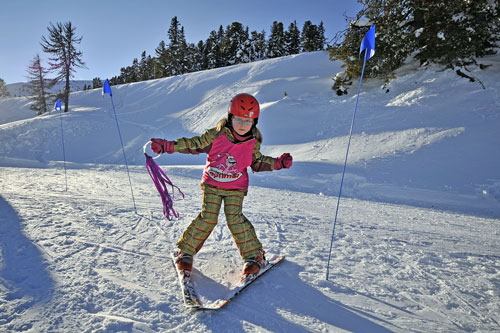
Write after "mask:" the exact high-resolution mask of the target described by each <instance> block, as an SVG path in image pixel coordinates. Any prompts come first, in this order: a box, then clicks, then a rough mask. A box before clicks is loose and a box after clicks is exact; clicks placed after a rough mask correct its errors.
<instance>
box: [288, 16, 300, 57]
mask: <svg viewBox="0 0 500 333" xmlns="http://www.w3.org/2000/svg"><path fill="white" fill-rule="evenodd" d="M285 43H286V44H285V45H286V53H287V54H299V53H300V31H299V28H298V27H297V21H293V22H292V23H290V25H289V26H288V30H287V31H286V32H285Z"/></svg>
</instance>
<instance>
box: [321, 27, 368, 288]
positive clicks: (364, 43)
mask: <svg viewBox="0 0 500 333" xmlns="http://www.w3.org/2000/svg"><path fill="white" fill-rule="evenodd" d="M363 50H365V56H364V61H363V69H362V70H361V78H360V80H359V86H358V95H357V97H356V105H355V107H354V113H353V115H352V121H351V129H350V130H349V140H348V142H347V150H346V153H345V160H344V168H343V171H342V178H341V181H340V189H339V195H338V198H337V208H336V209H335V218H334V221H333V230H332V238H331V241H330V251H329V253H328V263H327V265H326V280H328V276H329V273H330V260H331V257H332V248H333V241H334V239H335V226H336V225H337V216H338V213H339V206H340V197H341V194H342V186H343V184H344V176H345V170H346V166H347V157H348V156H349V147H350V146H351V138H352V130H353V128H354V120H355V119H356V112H357V110H358V101H359V93H360V91H361V83H362V82H363V74H364V72H365V65H366V60H368V59H370V57H371V56H373V54H375V25H372V26H371V28H370V30H369V31H368V32H367V33H366V35H365V37H363V41H362V42H361V48H360V54H361V52H363Z"/></svg>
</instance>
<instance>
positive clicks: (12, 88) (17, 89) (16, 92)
mask: <svg viewBox="0 0 500 333" xmlns="http://www.w3.org/2000/svg"><path fill="white" fill-rule="evenodd" d="M89 84H90V85H92V80H90V81H89V80H71V81H70V83H69V85H70V90H71V91H80V90H83V87H84V86H86V85H89ZM6 86H7V91H8V92H9V93H10V96H12V97H26V96H29V94H30V90H29V87H28V84H27V83H25V82H17V83H10V84H7V85H6ZM64 86H65V82H58V83H57V84H56V85H55V86H54V87H52V89H50V92H51V93H53V94H55V93H57V92H59V91H63V90H64Z"/></svg>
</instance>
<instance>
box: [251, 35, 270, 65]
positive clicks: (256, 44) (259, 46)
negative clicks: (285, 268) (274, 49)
mask: <svg viewBox="0 0 500 333" xmlns="http://www.w3.org/2000/svg"><path fill="white" fill-rule="evenodd" d="M266 54H267V42H266V32H265V31H264V30H262V32H257V31H252V32H251V37H250V61H256V60H263V59H265V58H266Z"/></svg>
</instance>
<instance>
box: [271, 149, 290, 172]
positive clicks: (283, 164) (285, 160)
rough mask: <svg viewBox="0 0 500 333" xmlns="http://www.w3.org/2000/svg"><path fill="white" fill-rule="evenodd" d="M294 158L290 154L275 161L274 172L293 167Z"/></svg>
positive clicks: (285, 154)
mask: <svg viewBox="0 0 500 333" xmlns="http://www.w3.org/2000/svg"><path fill="white" fill-rule="evenodd" d="M292 162H293V158H292V155H290V154H289V153H284V154H283V155H281V156H280V157H278V158H276V159H274V170H279V169H282V168H286V169H288V168H289V167H291V166H292Z"/></svg>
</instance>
